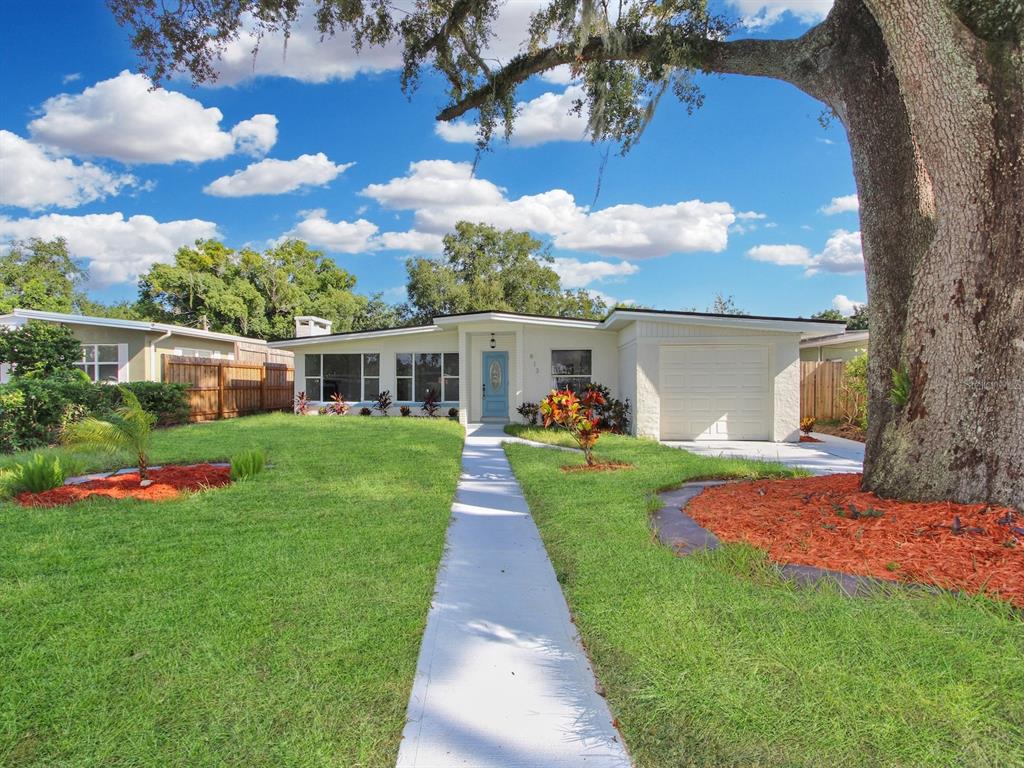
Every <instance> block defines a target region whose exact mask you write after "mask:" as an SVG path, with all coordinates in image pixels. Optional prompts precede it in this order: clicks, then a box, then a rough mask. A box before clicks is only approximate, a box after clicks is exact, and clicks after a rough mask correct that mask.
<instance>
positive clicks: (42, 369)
mask: <svg viewBox="0 0 1024 768" xmlns="http://www.w3.org/2000/svg"><path fill="white" fill-rule="evenodd" d="M55 311H56V310H55ZM81 357H82V346H81V344H80V343H79V341H78V339H77V338H76V337H75V334H74V332H73V331H72V330H71V329H70V328H65V327H64V326H63V325H54V324H53V323H41V322H39V321H37V320H29V321H28V323H26V324H25V325H23V326H21V327H20V328H12V329H10V330H0V363H7V364H9V365H11V367H12V372H13V373H14V374H16V375H17V376H49V375H51V374H53V373H55V372H57V371H62V370H71V369H73V368H74V365H75V363H77V362H78V361H79V360H80V359H81Z"/></svg>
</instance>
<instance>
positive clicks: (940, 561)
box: [686, 474, 1024, 607]
mask: <svg viewBox="0 0 1024 768" xmlns="http://www.w3.org/2000/svg"><path fill="white" fill-rule="evenodd" d="M860 478H861V476H860V475H859V474H855V475H854V474H851V475H830V476H826V477H807V478H799V479H792V480H758V481H754V482H744V483H727V484H725V485H721V486H716V487H712V488H709V489H707V490H705V491H704V492H702V493H701V494H700V495H699V496H697V497H696V498H695V499H693V500H692V501H690V503H689V504H688V505H687V507H686V512H687V514H688V515H690V516H691V517H692V518H693V519H694V520H696V521H697V522H698V523H699V524H700V525H702V526H704V527H705V528H707V529H709V530H711V531H713V532H714V533H715V534H716V535H717V536H718V537H719V538H721V539H723V540H725V541H745V542H748V543H750V544H753V545H754V546H756V547H760V548H762V549H765V550H767V551H768V554H769V556H770V557H771V558H772V559H773V560H775V561H776V562H778V563H797V564H800V565H815V566H818V567H820V568H829V569H832V570H836V571H843V572H845V573H851V574H856V575H863V576H875V577H877V578H881V579H890V580H897V581H912V582H922V583H927V584H934V585H937V586H940V587H944V588H946V589H956V590H962V591H966V592H980V591H982V590H984V591H986V592H988V593H989V594H996V595H999V596H1001V597H1003V598H1005V599H1007V600H1009V601H1010V602H1012V603H1014V604H1016V605H1018V606H1022V607H1024V514H1021V513H1020V512H1015V511H1014V510H1012V509H1009V508H1007V507H994V506H988V505H985V504H953V503H951V502H928V503H914V502H903V501H894V500H887V499H881V498H879V497H878V496H875V494H873V493H868V492H864V491H861V490H860V488H859V485H860ZM851 506H853V507H854V509H855V510H856V511H857V512H858V513H859V514H860V515H861V516H860V517H858V518H856V519H855V518H854V516H853V513H852V512H851V510H850V507H851ZM869 510H874V511H876V512H881V513H882V515H881V516H880V517H873V516H864V513H865V512H867V511H869ZM840 512H841V513H842V514H840ZM957 520H958V521H959V523H957ZM958 525H959V528H958Z"/></svg>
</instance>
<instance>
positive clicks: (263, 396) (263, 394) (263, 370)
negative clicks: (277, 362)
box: [260, 360, 267, 413]
mask: <svg viewBox="0 0 1024 768" xmlns="http://www.w3.org/2000/svg"><path fill="white" fill-rule="evenodd" d="M266 410H267V361H266V360H264V361H263V363H262V365H260V413H263V412H264V411H266Z"/></svg>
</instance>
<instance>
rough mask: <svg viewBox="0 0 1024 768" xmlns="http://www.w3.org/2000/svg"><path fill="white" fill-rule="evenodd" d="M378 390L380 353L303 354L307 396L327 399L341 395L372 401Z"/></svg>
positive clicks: (351, 399) (353, 400)
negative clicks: (304, 355) (304, 357)
mask: <svg viewBox="0 0 1024 768" xmlns="http://www.w3.org/2000/svg"><path fill="white" fill-rule="evenodd" d="M379 392H380V355H379V354H378V353H376V352H364V353H362V354H359V353H355V354H347V355H306V397H308V398H309V399H310V400H316V401H321V402H323V401H327V400H330V399H331V397H332V396H333V395H335V394H340V395H341V396H342V397H344V398H345V399H346V400H348V401H350V402H359V401H363V400H375V399H376V398H377V394H378V393H379Z"/></svg>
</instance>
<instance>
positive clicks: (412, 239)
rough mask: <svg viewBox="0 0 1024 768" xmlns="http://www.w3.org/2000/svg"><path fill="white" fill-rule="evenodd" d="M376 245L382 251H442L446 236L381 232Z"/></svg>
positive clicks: (423, 233) (411, 230) (413, 232)
mask: <svg viewBox="0 0 1024 768" xmlns="http://www.w3.org/2000/svg"><path fill="white" fill-rule="evenodd" d="M374 246H375V247H376V248H377V249H378V250H382V251H416V252H417V253H441V251H442V250H443V249H444V238H443V237H442V236H441V235H436V234H431V233H429V232H418V231H416V230H415V229H410V230H409V231H408V232H381V233H380V235H378V236H377V237H376V238H374Z"/></svg>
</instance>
